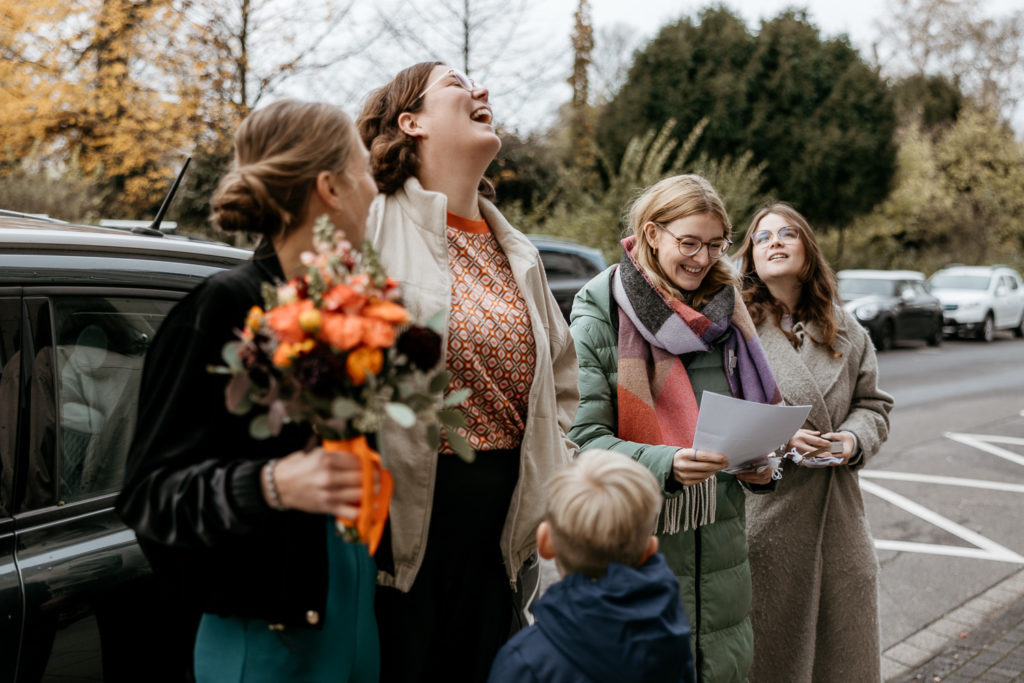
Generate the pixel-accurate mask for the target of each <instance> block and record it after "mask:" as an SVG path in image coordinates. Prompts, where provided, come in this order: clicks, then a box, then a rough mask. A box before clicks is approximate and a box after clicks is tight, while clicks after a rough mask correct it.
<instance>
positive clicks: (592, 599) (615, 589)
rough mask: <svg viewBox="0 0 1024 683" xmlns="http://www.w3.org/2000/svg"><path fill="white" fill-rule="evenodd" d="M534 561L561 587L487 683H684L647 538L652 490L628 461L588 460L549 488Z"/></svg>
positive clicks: (654, 510)
mask: <svg viewBox="0 0 1024 683" xmlns="http://www.w3.org/2000/svg"><path fill="white" fill-rule="evenodd" d="M548 487H549V493H550V496H549V498H548V504H547V511H546V514H545V518H544V521H543V522H542V523H541V525H540V527H539V528H538V529H537V549H538V552H539V553H540V555H541V557H544V558H546V559H552V558H554V560H555V563H556V565H557V566H558V569H559V571H560V572H561V573H562V575H563V577H564V578H563V579H562V580H561V581H560V582H558V583H556V584H554V585H553V586H551V588H549V589H548V591H547V592H546V593H545V594H544V595H543V596H542V597H541V598H540V599H539V600H538V601H537V602H536V603H535V604H534V607H533V611H534V614H535V616H536V623H535V624H534V625H533V626H530V627H529V628H526V629H524V630H522V631H520V632H519V633H517V634H516V635H515V637H513V638H512V639H511V640H510V641H509V642H507V643H506V644H505V645H504V647H502V648H501V651H500V652H499V653H498V657H497V658H496V659H495V660H494V664H493V665H492V666H491V675H490V678H489V679H488V683H505V682H509V683H513V682H514V683H527V682H537V683H578V682H579V681H593V682H594V683H604V682H605V681H607V682H608V683H612V682H614V683H623V682H624V681H627V682H628V681H636V682H637V683H640V682H646V681H659V682H661V681H664V682H666V683H667V682H671V683H676V682H677V681H678V682H682V683H692V681H693V680H694V677H693V661H692V658H691V655H690V625H689V622H688V621H687V619H686V614H685V612H684V610H683V603H682V600H680V598H679V585H678V583H677V582H676V578H675V576H674V575H673V574H672V571H671V570H670V569H669V568H668V565H667V564H666V563H665V559H664V558H663V557H662V556H661V555H660V554H658V553H657V549H658V539H657V538H656V537H655V536H653V535H652V533H653V532H654V528H655V524H656V522H657V517H658V512H659V511H660V509H661V502H662V496H661V490H660V488H659V487H658V484H657V482H656V481H655V479H654V476H653V475H652V474H651V473H650V471H649V470H648V469H647V468H645V467H643V466H642V465H639V464H638V463H636V462H634V461H633V460H632V459H630V458H629V457H628V456H625V455H622V454H620V453H613V452H611V451H601V450H589V451H586V452H584V453H582V454H581V455H580V456H579V457H578V458H577V459H576V461H575V462H573V463H572V464H571V465H569V466H568V467H566V468H565V469H564V470H562V471H561V472H559V473H558V474H556V475H555V476H554V477H552V478H551V481H550V482H549V484H548Z"/></svg>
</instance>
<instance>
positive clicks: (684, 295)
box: [629, 174, 738, 307]
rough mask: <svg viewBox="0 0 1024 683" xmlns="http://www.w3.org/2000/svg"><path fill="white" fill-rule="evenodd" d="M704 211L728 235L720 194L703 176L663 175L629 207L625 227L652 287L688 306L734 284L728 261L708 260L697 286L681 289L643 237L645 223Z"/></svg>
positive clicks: (733, 274)
mask: <svg viewBox="0 0 1024 683" xmlns="http://www.w3.org/2000/svg"><path fill="white" fill-rule="evenodd" d="M700 215H708V216H712V217H714V218H716V219H718V222H719V223H721V224H722V237H724V238H726V239H729V235H730V233H732V223H731V222H730V221H729V214H728V213H727V212H726V210H725V204H723V203H722V198H721V197H719V196H718V193H717V192H715V188H714V187H712V186H711V183H709V182H708V181H707V180H706V179H705V178H703V177H702V176H699V175H694V174H688V175H677V176H671V177H669V178H665V179H664V180H661V181H659V182H657V183H655V184H654V185H651V186H650V187H649V188H647V189H646V190H644V193H643V194H642V195H640V197H639V198H638V199H637V200H636V201H635V202H633V204H632V205H631V206H630V207H629V228H630V230H631V231H632V232H633V235H634V236H635V237H636V246H635V247H634V249H633V258H635V259H636V262H637V265H639V266H640V267H641V268H642V269H643V271H644V272H645V273H646V274H647V277H649V278H650V279H651V282H653V283H654V285H655V286H656V287H658V288H659V289H662V290H664V291H665V292H667V293H668V294H670V295H671V296H674V297H675V298H677V299H679V300H680V301H684V302H686V303H687V304H689V305H690V306H694V307H697V306H700V305H701V304H703V303H704V302H706V301H707V300H708V299H710V298H711V296H712V295H713V294H714V293H715V292H717V291H718V290H720V289H721V288H722V287H725V286H727V285H728V286H735V285H737V284H738V279H737V277H736V272H735V270H733V268H732V266H731V265H730V264H729V262H728V261H726V260H724V259H717V260H715V261H712V263H711V267H710V268H709V269H708V273H707V275H705V276H704V279H703V280H701V283H700V286H698V287H697V289H695V290H693V291H692V292H690V291H683V290H681V289H679V288H678V287H676V285H675V284H673V282H672V280H670V279H669V277H668V276H667V275H666V274H665V271H664V270H662V268H661V264H659V263H658V257H657V256H655V253H654V246H653V245H652V244H651V243H650V242H649V241H648V240H647V233H646V231H645V230H644V226H645V225H647V223H658V224H660V225H668V224H669V223H671V222H672V221H677V220H679V219H680V218H686V217H688V216H700Z"/></svg>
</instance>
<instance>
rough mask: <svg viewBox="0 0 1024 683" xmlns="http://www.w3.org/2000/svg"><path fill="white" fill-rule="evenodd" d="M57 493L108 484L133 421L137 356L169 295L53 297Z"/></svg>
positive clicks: (71, 497) (68, 496) (70, 495)
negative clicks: (148, 296)
mask: <svg viewBox="0 0 1024 683" xmlns="http://www.w3.org/2000/svg"><path fill="white" fill-rule="evenodd" d="M53 303H54V330H55V338H56V344H55V349H54V350H55V358H56V368H55V385H56V387H57V397H56V398H57V413H56V416H57V425H58V428H57V431H58V443H59V444H60V446H59V453H58V456H59V466H58V472H59V476H58V477H57V478H56V481H57V485H58V494H57V497H58V500H60V501H61V502H72V501H75V500H81V499H83V498H86V497H90V496H94V495H99V494H102V493H109V492H112V491H116V490H117V489H118V488H119V487H120V486H121V480H122V478H123V476H124V464H125V459H126V458H127V455H128V447H129V446H130V444H131V438H132V434H133V432H134V429H135V418H136V406H137V403H138V393H139V381H140V380H141V377H142V361H143V356H144V355H145V352H146V349H147V348H148V347H149V343H150V341H151V340H152V339H153V335H154V334H156V330H157V328H158V327H159V326H160V323H161V321H162V320H163V318H164V316H165V315H166V314H167V312H168V311H169V310H170V308H171V306H173V304H174V302H172V301H162V300H149V299H137V298H127V297H102V296H83V297H60V298H56V299H55V300H54V302H53Z"/></svg>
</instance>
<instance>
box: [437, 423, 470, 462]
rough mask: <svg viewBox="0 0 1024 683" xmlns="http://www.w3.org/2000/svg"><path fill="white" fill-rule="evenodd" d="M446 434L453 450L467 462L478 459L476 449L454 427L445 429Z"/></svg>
mask: <svg viewBox="0 0 1024 683" xmlns="http://www.w3.org/2000/svg"><path fill="white" fill-rule="evenodd" d="M444 435H445V437H446V438H447V439H448V443H449V444H451V446H452V450H454V451H455V454H456V455H458V456H459V457H460V458H462V459H463V460H465V461H466V462H473V461H474V460H476V451H475V450H473V447H472V446H470V445H469V442H468V441H466V439H465V438H464V437H463V436H462V435H461V434H459V433H458V432H457V431H455V430H454V429H446V430H444Z"/></svg>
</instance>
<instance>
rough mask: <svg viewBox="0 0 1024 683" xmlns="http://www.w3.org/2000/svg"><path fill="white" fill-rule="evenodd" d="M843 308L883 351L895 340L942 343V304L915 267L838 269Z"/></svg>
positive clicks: (935, 344)
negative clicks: (921, 340)
mask: <svg viewBox="0 0 1024 683" xmlns="http://www.w3.org/2000/svg"><path fill="white" fill-rule="evenodd" d="M836 275H837V276H838V277H839V298H840V300H841V301H842V303H843V307H844V308H846V310H848V311H849V312H851V313H853V315H854V316H855V317H856V318H857V320H859V321H860V324H861V325H863V326H864V328H865V329H867V331H868V332H870V333H871V339H872V340H873V341H874V343H875V348H876V349H878V350H879V351H886V350H888V349H890V348H892V345H893V344H894V343H895V342H897V341H903V340H907V339H923V340H925V341H926V342H928V344H929V345H930V346H938V345H939V344H941V343H942V304H940V303H939V300H938V299H937V298H935V297H934V296H932V295H931V294H930V293H929V292H928V289H927V287H926V286H925V281H924V275H923V274H922V273H919V272H917V271H916V270H841V271H839V272H838V273H837V274H836Z"/></svg>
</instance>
